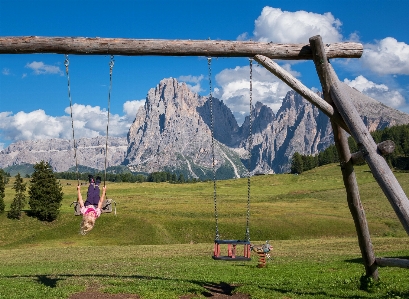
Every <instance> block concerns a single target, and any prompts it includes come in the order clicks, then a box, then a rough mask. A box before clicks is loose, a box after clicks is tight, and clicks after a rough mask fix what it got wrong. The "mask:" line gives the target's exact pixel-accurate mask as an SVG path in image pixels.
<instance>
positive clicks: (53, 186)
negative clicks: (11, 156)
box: [28, 161, 63, 221]
mask: <svg viewBox="0 0 409 299" xmlns="http://www.w3.org/2000/svg"><path fill="white" fill-rule="evenodd" d="M30 183H31V185H30V189H29V192H28V193H29V197H30V199H29V205H30V208H31V213H32V214H33V216H34V217H36V218H38V219H39V220H41V221H53V220H55V219H57V217H58V214H59V212H60V210H59V209H60V207H61V201H62V198H63V192H62V187H61V184H60V183H59V182H58V181H57V179H56V178H55V176H54V173H53V170H52V169H51V166H50V165H49V164H48V163H46V162H44V161H41V162H40V163H37V164H35V165H34V173H33V174H32V176H31V181H30Z"/></svg>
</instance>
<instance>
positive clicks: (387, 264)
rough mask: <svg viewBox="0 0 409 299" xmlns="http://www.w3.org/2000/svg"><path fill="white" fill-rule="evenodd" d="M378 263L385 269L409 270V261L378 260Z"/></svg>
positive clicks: (382, 258)
mask: <svg viewBox="0 0 409 299" xmlns="http://www.w3.org/2000/svg"><path fill="white" fill-rule="evenodd" d="M376 263H377V264H378V265H379V266H384V267H399V268H408V269H409V260H404V259H398V258H384V257H379V258H376Z"/></svg>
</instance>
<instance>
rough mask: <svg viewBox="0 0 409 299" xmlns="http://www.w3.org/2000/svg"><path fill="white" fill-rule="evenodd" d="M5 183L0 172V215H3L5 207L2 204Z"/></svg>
mask: <svg viewBox="0 0 409 299" xmlns="http://www.w3.org/2000/svg"><path fill="white" fill-rule="evenodd" d="M5 189H6V182H5V177H4V176H3V171H0V213H4V209H5V208H6V205H5V204H4V196H5Z"/></svg>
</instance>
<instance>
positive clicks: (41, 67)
mask: <svg viewBox="0 0 409 299" xmlns="http://www.w3.org/2000/svg"><path fill="white" fill-rule="evenodd" d="M26 68H29V69H31V70H33V72H34V74H36V75H45V74H56V75H60V76H63V75H64V73H63V71H62V70H61V69H60V67H58V66H55V65H48V64H45V63H44V62H42V61H33V62H31V63H27V64H26Z"/></svg>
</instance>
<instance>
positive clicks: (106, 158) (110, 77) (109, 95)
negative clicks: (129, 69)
mask: <svg viewBox="0 0 409 299" xmlns="http://www.w3.org/2000/svg"><path fill="white" fill-rule="evenodd" d="M114 64H115V60H114V55H111V61H110V62H109V92H108V119H107V133H106V141H105V173H104V186H106V180H107V160H108V129H109V110H110V106H111V91H112V70H113V68H114Z"/></svg>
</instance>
